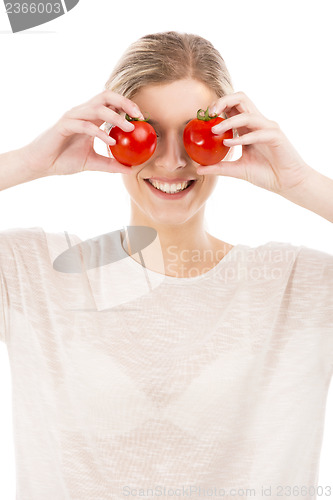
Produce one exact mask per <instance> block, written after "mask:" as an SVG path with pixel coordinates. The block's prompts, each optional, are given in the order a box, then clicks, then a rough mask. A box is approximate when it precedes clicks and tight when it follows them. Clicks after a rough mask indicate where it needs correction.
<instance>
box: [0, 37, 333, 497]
mask: <svg viewBox="0 0 333 500" xmlns="http://www.w3.org/2000/svg"><path fill="white" fill-rule="evenodd" d="M207 107H209V108H210V110H211V112H212V114H214V113H217V114H219V115H223V116H224V117H225V118H226V121H224V122H223V125H222V126H218V127H217V128H216V130H215V133H217V134H219V133H222V132H223V131H225V130H227V129H233V130H234V139H232V140H230V141H228V142H226V145H228V146H230V147H231V149H230V152H229V155H228V157H227V158H226V159H225V160H224V161H223V162H221V163H219V164H217V165H212V166H207V167H200V166H199V165H198V164H196V163H195V162H193V161H192V160H191V159H190V158H189V157H188V155H187V154H186V151H185V149H184V145H183V143H182V131H183V129H184V126H185V124H186V123H187V122H188V121H189V120H191V119H192V118H193V117H195V116H196V112H197V110H198V109H199V108H202V109H206V108H207ZM126 113H128V114H129V115H130V116H132V117H139V118H140V117H141V118H143V117H144V116H146V115H149V117H150V121H151V123H153V124H154V127H155V130H156V133H157V135H158V143H157V148H156V151H155V153H154V155H153V156H152V157H151V158H150V159H149V160H148V161H147V162H145V163H143V164H141V165H138V166H135V167H130V168H129V167H125V166H123V165H121V164H120V163H118V162H117V161H116V160H115V159H114V158H111V157H109V158H107V157H104V156H101V155H98V154H96V153H95V151H94V150H93V140H94V137H99V138H100V139H102V141H104V142H105V144H106V145H107V146H109V145H112V144H114V141H113V140H112V139H111V138H110V137H109V136H108V130H107V125H108V124H111V126H112V125H117V126H119V127H120V128H122V129H123V130H125V131H129V130H131V129H132V128H133V125H132V124H130V123H128V121H127V120H126V119H125V114H126ZM103 123H104V124H105V125H106V131H103V130H101V129H100V127H101V126H102V125H103ZM236 132H237V133H236ZM238 144H241V145H242V146H243V148H242V157H241V158H240V159H238V160H236V161H230V160H231V158H232V154H233V149H232V147H233V146H235V145H238ZM9 167H10V168H9ZM84 170H94V171H105V172H110V173H111V172H113V173H116V172H117V173H121V174H123V181H124V185H125V187H126V189H127V191H128V192H129V195H130V198H131V217H130V225H129V227H128V228H127V229H128V230H127V231H119V232H117V231H116V232H113V233H109V234H107V235H102V236H101V237H99V238H97V239H96V238H95V239H92V240H89V241H88V242H82V241H81V240H80V238H78V237H77V236H76V235H71V236H70V237H69V236H68V235H66V237H65V238H64V237H63V236H62V235H60V234H52V233H45V232H44V231H43V230H42V229H41V228H28V229H9V230H7V231H2V232H1V237H0V245H1V252H0V255H1V257H0V270H1V274H0V277H1V282H0V283H1V293H2V302H1V304H2V309H3V314H2V315H0V318H1V319H0V326H1V328H0V333H1V337H2V340H4V341H5V342H6V345H7V347H8V352H9V359H10V362H11V369H12V374H13V393H14V395H15V398H14V415H15V433H16V447H17V454H16V465H17V494H18V498H20V499H21V498H22V499H23V498H29V500H30V499H31V500H32V499H33V500H35V499H36V500H37V499H38V500H39V499H42V498H43V499H44V498H48V499H53V498H54V499H57V500H58V499H59V498H68V499H70V498H73V499H74V498H80V500H86V499H87V500H88V499H89V500H90V499H91V500H92V499H94V500H96V499H119V498H123V497H124V496H125V495H127V496H128V495H141V496H145V495H152V494H155V495H159V496H162V497H163V498H166V497H169V496H170V495H179V496H180V495H184V496H191V497H192V498H201V497H202V496H204V495H206V496H207V495H218V496H222V495H224V496H225V495H232V496H233V497H235V498H241V497H244V496H245V495H251V496H253V495H256V496H267V495H269V496H270V497H271V498H280V497H281V496H288V497H290V496H296V495H299V494H300V493H299V491H301V492H302V497H303V498H307V499H310V498H311V499H313V498H314V495H315V493H316V487H317V480H318V465H319V455H320V448H321V441H322V432H323V425H324V416H325V403H326V398H327V392H328V387H329V383H330V380H331V376H332V373H333V336H332V320H333V316H332V314H333V313H332V311H333V307H332V306H333V303H332V297H333V294H332V285H333V257H332V255H329V254H327V253H324V252H320V251H318V250H315V249H309V248H306V247H303V246H301V247H296V246H293V245H291V244H289V243H282V242H269V243H267V244H265V245H261V246H260V247H257V248H251V247H249V246H248V245H245V244H238V245H232V244H231V243H228V242H224V241H221V240H219V239H217V238H214V237H213V236H211V235H210V234H209V233H208V232H207V231H206V230H205V228H204V209H205V203H206V201H207V199H208V198H209V196H210V195H211V193H212V192H213V190H214V187H215V186H216V182H217V175H227V176H232V177H236V178H239V179H244V180H247V181H249V182H251V183H253V184H255V185H257V186H259V187H262V188H264V189H267V190H269V191H271V192H273V193H276V194H279V195H281V196H283V197H285V198H287V199H288V200H290V201H292V202H294V203H296V204H298V205H300V206H302V207H304V208H306V209H308V210H311V211H313V212H315V213H317V214H318V215H319V216H322V217H324V218H326V219H327V220H330V221H331V222H333V203H332V196H331V193H332V188H333V180H332V179H329V178H327V177H325V176H323V175H321V174H320V173H319V172H317V171H316V170H315V169H313V168H312V167H310V166H309V165H307V164H306V162H305V161H304V160H303V159H302V158H301V157H300V156H299V154H298V153H297V152H296V151H295V149H294V148H293V146H292V145H291V144H290V142H289V141H288V139H287V138H286V136H285V135H284V134H283V132H282V131H281V129H280V128H279V125H278V124H277V123H276V122H274V121H272V120H269V119H267V118H266V117H264V116H263V115H262V114H261V113H260V112H259V110H258V109H257V108H256V107H255V105H254V104H253V103H252V102H251V100H250V99H249V98H248V97H247V96H246V95H245V94H244V93H243V92H237V93H235V92H234V90H233V87H232V83H231V79H230V75H229V73H228V70H227V68H226V66H225V63H224V61H223V59H222V57H221V55H220V54H219V52H218V51H217V50H216V49H215V48H214V47H213V46H212V44H211V43H210V42H208V41H207V40H205V39H203V38H201V37H199V36H196V35H192V34H186V33H178V32H165V33H155V34H150V35H147V36H144V37H142V38H140V39H139V40H138V41H136V42H135V43H133V44H132V45H131V46H130V47H129V48H128V50H127V51H126V52H125V54H124V55H123V57H122V58H121V59H120V61H119V63H118V64H117V66H116V67H115V69H114V71H113V73H112V74H111V76H110V78H109V80H108V82H107V84H106V90H105V91H104V92H103V93H101V94H99V95H97V96H96V97H94V98H93V99H91V100H90V101H88V102H86V103H84V104H82V105H80V106H77V107H74V108H72V109H71V110H69V111H68V112H67V113H65V114H64V115H63V116H62V117H61V118H60V120H59V121H58V122H57V123H56V124H55V125H54V126H53V127H52V128H50V129H49V130H47V131H46V132H44V133H43V134H41V135H40V136H39V137H37V139H35V140H34V141H33V142H31V143H30V144H28V145H26V146H24V147H22V148H21V149H19V150H16V151H12V152H9V153H4V154H3V155H1V156H0V187H1V189H6V188H9V187H11V186H14V185H17V184H19V183H22V182H27V181H31V180H34V179H37V178H39V177H43V176H49V175H63V174H74V173H78V172H82V171H84ZM156 178H157V180H158V179H160V181H161V184H156V183H155V187H153V186H152V185H150V183H149V180H148V179H150V180H152V179H155V180H156ZM190 179H191V180H194V183H193V184H192V186H191V188H186V185H184V186H183V187H184V192H183V193H184V194H183V195H182V196H181V197H177V198H174V199H173V198H172V196H173V195H172V194H169V195H167V196H164V197H161V196H160V194H159V192H158V189H162V190H167V189H168V186H167V185H165V183H166V184H168V183H169V184H175V183H178V181H179V182H181V180H185V181H188V180H190ZM186 189H188V191H186ZM155 191H156V192H155ZM131 228H137V229H140V228H141V229H142V228H143V229H148V230H149V229H152V230H153V232H154V235H156V236H157V237H156V238H151V240H150V241H149V244H147V245H141V243H142V242H143V241H146V240H147V235H148V236H150V235H151V234H150V233H149V232H148V233H149V234H148V233H145V234H144V237H143V236H142V233H139V232H132V236H133V235H134V239H131V238H129V233H130V231H129V229H131ZM148 239H149V238H148ZM68 247H69V248H68ZM141 247H142V248H141ZM207 255H208V256H209V258H207ZM98 313H99V314H98ZM326 494H329V493H327V492H326Z"/></svg>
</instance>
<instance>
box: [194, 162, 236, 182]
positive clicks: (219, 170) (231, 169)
mask: <svg viewBox="0 0 333 500" xmlns="http://www.w3.org/2000/svg"><path fill="white" fill-rule="evenodd" d="M197 173H198V174H199V175H222V176H226V177H235V178H236V179H243V180H246V170H245V167H244V165H243V164H242V160H241V158H240V159H239V160H236V161H222V162H220V163H216V164H215V165H208V166H205V167H203V166H200V167H197Z"/></svg>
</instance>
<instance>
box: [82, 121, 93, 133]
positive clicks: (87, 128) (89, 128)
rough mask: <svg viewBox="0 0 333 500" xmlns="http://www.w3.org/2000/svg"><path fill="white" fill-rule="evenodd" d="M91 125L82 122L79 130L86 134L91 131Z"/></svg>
mask: <svg viewBox="0 0 333 500" xmlns="http://www.w3.org/2000/svg"><path fill="white" fill-rule="evenodd" d="M93 127H94V126H93V124H92V123H90V122H86V121H82V122H81V128H82V130H84V131H86V132H90V131H91V130H93Z"/></svg>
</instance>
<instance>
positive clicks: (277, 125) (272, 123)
mask: <svg viewBox="0 0 333 500" xmlns="http://www.w3.org/2000/svg"><path fill="white" fill-rule="evenodd" d="M269 122H270V125H271V128H274V129H276V130H279V129H280V125H279V124H278V122H276V121H274V120H269Z"/></svg>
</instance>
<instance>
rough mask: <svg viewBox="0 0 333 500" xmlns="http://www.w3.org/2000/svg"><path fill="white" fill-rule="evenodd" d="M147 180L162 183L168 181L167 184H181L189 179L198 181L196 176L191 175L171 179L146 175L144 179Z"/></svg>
mask: <svg viewBox="0 0 333 500" xmlns="http://www.w3.org/2000/svg"><path fill="white" fill-rule="evenodd" d="M144 180H145V181H147V180H150V181H157V182H161V183H167V184H179V183H182V182H188V181H196V180H197V179H195V178H194V177H189V178H183V177H182V178H180V177H178V178H176V179H170V178H168V177H146V178H145V179H144Z"/></svg>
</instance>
